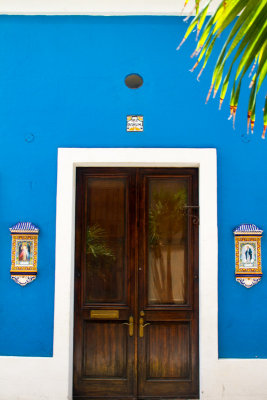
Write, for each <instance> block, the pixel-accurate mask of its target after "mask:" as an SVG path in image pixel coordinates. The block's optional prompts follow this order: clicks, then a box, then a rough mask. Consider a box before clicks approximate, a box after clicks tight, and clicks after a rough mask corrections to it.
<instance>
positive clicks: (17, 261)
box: [9, 222, 39, 286]
mask: <svg viewBox="0 0 267 400" xmlns="http://www.w3.org/2000/svg"><path fill="white" fill-rule="evenodd" d="M9 230H10V232H11V235H12V250H11V270H10V274H11V279H13V281H15V282H16V283H18V284H19V285H21V286H25V285H27V283H30V282H32V281H34V280H35V279H36V275H37V253H38V235H39V228H37V226H35V225H33V224H32V223H31V222H18V223H17V224H16V225H14V226H12V228H9Z"/></svg>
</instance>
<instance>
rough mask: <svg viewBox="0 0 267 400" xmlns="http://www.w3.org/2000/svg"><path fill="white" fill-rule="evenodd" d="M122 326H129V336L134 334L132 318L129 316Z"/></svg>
mask: <svg viewBox="0 0 267 400" xmlns="http://www.w3.org/2000/svg"><path fill="white" fill-rule="evenodd" d="M122 325H128V326H129V336H133V334H134V319H133V316H132V315H131V316H130V317H129V322H123V323H122Z"/></svg>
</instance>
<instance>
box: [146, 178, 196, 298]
mask: <svg viewBox="0 0 267 400" xmlns="http://www.w3.org/2000/svg"><path fill="white" fill-rule="evenodd" d="M187 197H188V181H187V180H186V179H181V178H177V177H173V178H172V177H168V178H165V179H160V178H151V179H149V180H148V217H147V218H148V247H149V249H148V303H149V304H186V303H187V286H188V285H187V280H188V276H187V275H188V274H187V247H188V227H187V217H186V216H185V215H184V213H183V206H184V205H186V204H187Z"/></svg>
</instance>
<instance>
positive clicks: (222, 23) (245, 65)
mask: <svg viewBox="0 0 267 400" xmlns="http://www.w3.org/2000/svg"><path fill="white" fill-rule="evenodd" d="M211 2H212V0H210V1H209V2H208V4H207V5H205V6H204V7H203V8H201V5H202V1H201V0H200V1H199V0H195V11H196V16H195V17H194V19H193V20H192V22H191V23H190V25H189V27H188V29H187V31H186V34H185V36H184V39H183V41H182V43H181V45H182V44H183V42H184V41H185V40H186V39H187V38H188V37H189V36H190V35H191V33H192V32H193V30H194V28H195V27H197V46H196V49H195V51H194V53H193V57H197V61H196V63H195V65H194V66H193V68H192V70H191V71H194V70H195V69H196V68H197V66H198V65H199V64H200V63H201V62H203V64H202V67H201V69H200V73H199V74H198V77H197V79H199V77H200V75H201V73H202V71H203V69H204V68H205V67H206V65H207V63H208V60H209V59H210V56H211V55H212V54H213V49H214V45H215V43H216V42H217V39H219V37H220V36H221V34H222V33H223V32H224V31H225V30H226V29H230V33H229V34H228V37H227V38H226V40H225V41H224V43H223V45H222V48H221V52H220V54H219V57H218V58H217V62H216V64H215V67H214V70H213V74H212V78H211V86H210V89H209V92H208V96H207V99H206V101H208V100H209V97H210V95H211V92H212V90H213V89H214V96H213V97H215V95H216V93H217V91H218V89H219V88H220V87H221V93H220V107H221V105H222V102H223V100H224V98H225V95H226V92H227V89H228V86H232V87H231V89H232V90H231V95H230V117H233V122H234V120H235V115H236V110H237V107H238V101H239V97H240V92H241V87H242V82H243V80H244V79H246V74H247V72H248V70H249V69H250V68H251V67H252V68H251V73H250V75H252V72H253V71H254V70H255V72H254V74H253V77H252V80H251V82H250V85H249V87H250V89H251V92H250V95H249V101H248V115H247V119H248V126H249V125H250V126H251V132H252V133H253V127H254V122H255V110H256V101H257V97H258V95H260V96H262V93H261V92H260V91H259V89H260V88H261V86H262V84H263V82H264V80H265V78H266V74H267V2H266V0H231V1H230V0H222V1H221V2H220V4H219V6H218V8H217V10H216V11H215V13H214V14H213V15H211V17H210V18H209V19H207V18H206V15H207V12H208V8H209V5H210V3H211ZM186 4H187V0H186V2H185V5H186ZM201 30H202V33H201V34H200V31H201ZM181 45H180V46H179V48H180V47H181ZM230 56H231V57H232V61H231V62H230V63H228V62H227V61H228V60H229V58H230ZM231 77H233V80H232V79H231ZM263 97H265V94H263ZM266 108H267V107H266V98H265V106H264V113H263V120H264V121H263V122H264V129H263V134H262V137H263V138H264V137H265V131H266V119H267V117H266V113H267V111H266Z"/></svg>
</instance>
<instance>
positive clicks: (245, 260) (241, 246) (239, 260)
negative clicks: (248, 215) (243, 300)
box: [233, 224, 263, 288]
mask: <svg viewBox="0 0 267 400" xmlns="http://www.w3.org/2000/svg"><path fill="white" fill-rule="evenodd" d="M233 233H234V235H235V277H236V281H237V282H239V283H240V284H241V285H243V286H245V287H246V288H251V287H252V286H254V285H256V284H257V283H258V282H259V281H260V280H261V277H262V269H261V237H262V233H263V231H262V230H261V229H260V228H258V227H257V226H256V225H254V224H242V225H239V226H237V227H236V228H235V229H234V230H233Z"/></svg>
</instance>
